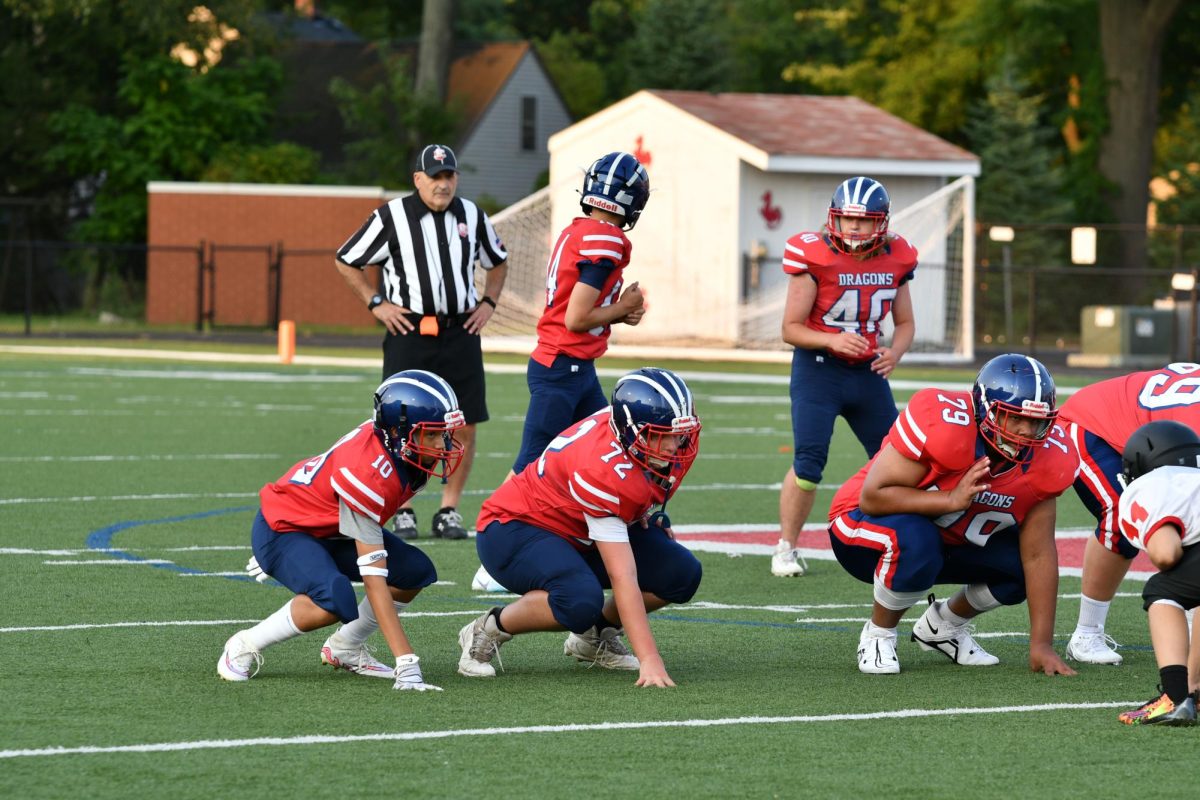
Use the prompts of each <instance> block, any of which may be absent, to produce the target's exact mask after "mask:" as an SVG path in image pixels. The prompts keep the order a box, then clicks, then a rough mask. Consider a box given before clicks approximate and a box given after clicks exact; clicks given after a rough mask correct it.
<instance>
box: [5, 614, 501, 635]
mask: <svg viewBox="0 0 1200 800" xmlns="http://www.w3.org/2000/svg"><path fill="white" fill-rule="evenodd" d="M485 611H487V609H486V608H476V609H464V610H461V611H405V612H404V614H403V615H402V616H403V617H404V618H405V619H408V618H410V617H478V616H479V615H480V614H482V613H483V612H485ZM259 622H262V620H261V619H184V620H167V621H165V622H95V623H78V624H75V625H27V626H23V627H19V628H0V633H31V632H34V631H84V630H92V629H94V628H164V627H175V628H191V627H199V626H207V625H254V624H257V623H259Z"/></svg>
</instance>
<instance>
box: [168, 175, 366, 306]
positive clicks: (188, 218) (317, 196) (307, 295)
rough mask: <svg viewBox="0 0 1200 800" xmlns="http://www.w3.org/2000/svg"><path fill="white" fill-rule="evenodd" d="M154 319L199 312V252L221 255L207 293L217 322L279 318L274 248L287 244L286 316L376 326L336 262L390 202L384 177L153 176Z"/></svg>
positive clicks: (210, 256)
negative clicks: (198, 179)
mask: <svg viewBox="0 0 1200 800" xmlns="http://www.w3.org/2000/svg"><path fill="white" fill-rule="evenodd" d="M148 191H149V223H148V231H147V238H148V241H149V244H150V245H151V250H150V255H149V257H148V262H147V275H146V321H147V322H148V323H151V324H169V323H184V324H194V323H195V322H196V314H197V302H198V294H197V293H198V284H197V271H198V268H197V259H196V255H195V252H194V251H193V252H173V251H166V252H164V251H162V250H160V249H156V248H158V247H160V246H162V245H174V246H186V247H190V248H196V247H197V246H198V245H199V244H200V243H201V242H204V243H205V253H206V260H207V261H208V262H209V263H211V264H212V265H213V271H212V274H211V275H210V276H206V277H205V283H206V286H205V295H204V302H205V308H206V310H209V309H211V311H212V313H213V319H214V322H215V323H216V324H218V325H250V326H253V325H264V326H265V325H267V324H269V322H270V320H271V311H272V309H271V308H270V296H269V278H268V265H269V263H270V255H269V253H270V248H273V247H274V248H277V247H279V246H281V245H282V247H283V250H284V253H285V258H284V260H283V268H282V274H281V276H280V283H281V295H280V318H281V319H291V320H295V321H296V322H299V323H318V324H323V325H354V326H370V325H372V324H373V322H374V320H373V318H372V316H371V315H370V313H369V312H368V311H367V310H366V308H365V307H364V306H363V304H362V303H361V302H360V301H359V299H358V298H357V297H355V296H354V294H353V292H351V291H350V289H349V288H348V287H347V286H346V284H345V281H343V280H342V277H341V275H339V274H338V272H337V269H336V268H335V267H334V264H333V261H334V253H335V252H336V251H337V248H338V247H340V246H341V245H342V243H343V242H345V241H346V239H347V238H349V237H350V235H351V234H352V233H354V232H355V231H356V230H358V228H359V226H360V225H362V223H363V222H364V221H365V220H366V218H367V216H368V215H369V214H370V213H371V212H372V211H373V210H374V209H375V208H377V207H378V206H379V205H381V204H382V203H383V202H384V195H383V190H382V189H379V188H376V187H322V186H268V185H251V184H211V183H151V184H150V186H149V187H148Z"/></svg>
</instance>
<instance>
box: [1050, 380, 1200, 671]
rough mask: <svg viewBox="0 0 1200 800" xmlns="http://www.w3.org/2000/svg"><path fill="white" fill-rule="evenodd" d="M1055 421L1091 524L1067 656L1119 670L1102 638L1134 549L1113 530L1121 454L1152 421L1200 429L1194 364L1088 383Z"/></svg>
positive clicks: (1119, 489) (1198, 383) (1112, 649)
mask: <svg viewBox="0 0 1200 800" xmlns="http://www.w3.org/2000/svg"><path fill="white" fill-rule="evenodd" d="M1060 418H1061V420H1062V422H1063V426H1064V427H1065V428H1066V430H1067V434H1068V435H1069V436H1070V437H1071V440H1072V441H1073V442H1074V443H1075V448H1076V449H1077V450H1078V451H1079V455H1080V458H1081V461H1082V465H1081V468H1080V471H1079V477H1078V478H1077V479H1076V480H1075V493H1076V494H1078V495H1079V499H1080V500H1082V501H1083V504H1084V505H1085V506H1086V507H1087V509H1088V511H1090V512H1091V513H1092V516H1094V517H1095V518H1096V535H1095V536H1094V537H1091V538H1089V539H1088V542H1087V546H1086V548H1085V549H1084V553H1083V585H1082V595H1083V596H1082V598H1081V599H1080V602H1079V620H1078V622H1077V623H1076V625H1075V631H1074V633H1072V634H1071V640H1070V642H1068V643H1067V657H1068V658H1072V659H1075V660H1076V661H1082V662H1086V663H1090V664H1120V663H1121V655H1120V653H1118V652H1117V651H1116V649H1115V648H1116V642H1114V641H1113V640H1112V638H1111V637H1110V636H1108V635H1107V634H1106V633H1105V632H1104V623H1105V621H1106V620H1107V619H1108V608H1109V605H1110V604H1111V603H1112V599H1113V597H1115V596H1116V594H1117V588H1118V587H1119V586H1120V585H1121V579H1122V578H1124V577H1125V573H1127V572H1128V571H1129V565H1130V564H1131V563H1132V561H1133V557H1134V556H1136V555H1137V549H1136V548H1135V547H1134V546H1133V545H1131V544H1130V543H1129V542H1128V541H1127V540H1126V539H1125V538H1124V537H1122V536H1121V534H1120V532H1119V531H1118V529H1117V506H1118V503H1119V501H1120V497H1121V492H1122V491H1123V488H1124V487H1123V484H1122V478H1121V476H1122V472H1121V452H1122V451H1123V450H1124V449H1125V443H1126V442H1127V441H1128V439H1129V437H1130V435H1131V434H1132V433H1133V432H1134V431H1135V430H1137V429H1138V428H1139V427H1140V426H1142V425H1144V424H1146V423H1148V422H1154V421H1158V420H1171V421H1174V422H1181V423H1183V424H1184V425H1187V426H1189V427H1191V428H1192V429H1194V430H1200V364H1190V363H1185V362H1181V363H1175V364H1168V365H1167V366H1165V367H1163V368H1162V369H1157V370H1149V371H1145V372H1135V373H1132V374H1130V375H1122V376H1120V377H1116V378H1109V379H1108V380H1104V381H1100V382H1098V383H1093V384H1092V385H1090V386H1085V387H1084V388H1082V389H1080V390H1079V391H1078V392H1076V393H1075V394H1073V395H1072V396H1071V397H1069V398H1068V399H1067V401H1066V402H1065V403H1063V407H1062V414H1061V417H1060Z"/></svg>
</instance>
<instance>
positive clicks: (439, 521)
mask: <svg viewBox="0 0 1200 800" xmlns="http://www.w3.org/2000/svg"><path fill="white" fill-rule="evenodd" d="M433 535H434V536H436V537H437V538H439V539H465V538H467V531H466V529H465V528H463V518H462V514H460V513H458V512H457V511H455V510H454V509H453V508H446V509H443V510H441V511H439V512H438V513H436V514H434V515H433Z"/></svg>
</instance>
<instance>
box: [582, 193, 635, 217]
mask: <svg viewBox="0 0 1200 800" xmlns="http://www.w3.org/2000/svg"><path fill="white" fill-rule="evenodd" d="M583 202H585V203H587V204H588V205H589V206H595V207H596V208H598V209H600V210H601V211H607V212H609V213H610V214H624V213H625V209H623V208H621V206H620V205H618V204H617V203H614V202H613V201H611V200H606V199H604V198H603V197H595V196H588V197H586V198H584V200H583Z"/></svg>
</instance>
